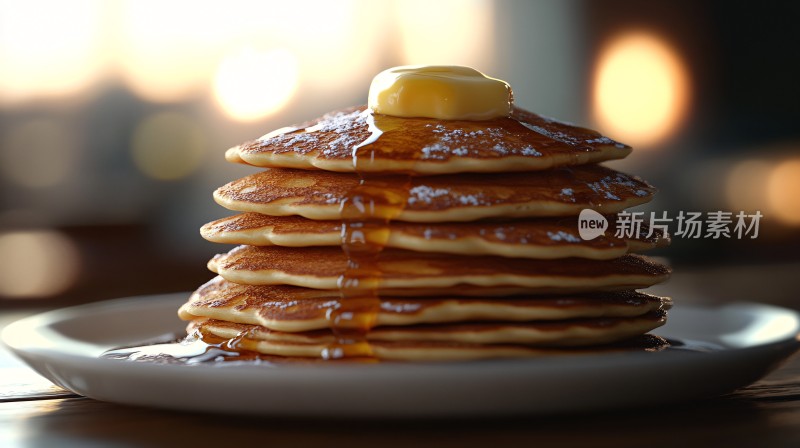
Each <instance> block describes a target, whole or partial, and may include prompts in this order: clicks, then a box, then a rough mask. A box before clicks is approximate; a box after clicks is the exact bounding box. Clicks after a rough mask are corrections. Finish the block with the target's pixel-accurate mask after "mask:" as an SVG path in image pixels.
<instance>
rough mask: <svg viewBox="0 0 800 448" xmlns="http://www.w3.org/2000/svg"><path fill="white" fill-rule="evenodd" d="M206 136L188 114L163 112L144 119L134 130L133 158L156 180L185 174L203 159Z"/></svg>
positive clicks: (184, 175) (177, 177) (178, 177)
mask: <svg viewBox="0 0 800 448" xmlns="http://www.w3.org/2000/svg"><path fill="white" fill-rule="evenodd" d="M205 146H206V137H205V134H204V133H203V130H202V128H200V126H199V125H197V124H196V123H195V122H193V121H192V120H191V119H189V118H188V117H186V116H184V115H181V114H178V113H174V112H162V113H158V114H155V115H151V116H149V117H147V118H145V119H144V120H143V121H142V122H141V123H139V125H138V126H137V127H136V129H135V130H134V134H133V139H132V141H131V151H132V155H133V161H134V162H135V163H136V166H137V167H138V168H139V170H141V171H142V173H144V174H145V175H147V176H149V177H152V178H154V179H158V180H175V179H180V178H183V177H186V176H188V175H189V174H191V173H192V172H194V171H195V170H196V169H197V168H198V167H199V166H200V164H201V163H202V162H203V156H204V155H205Z"/></svg>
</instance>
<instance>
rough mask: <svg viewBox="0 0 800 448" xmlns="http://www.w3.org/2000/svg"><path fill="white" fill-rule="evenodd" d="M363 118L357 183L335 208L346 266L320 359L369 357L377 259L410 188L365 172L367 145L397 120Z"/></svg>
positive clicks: (405, 178) (356, 152) (401, 180)
mask: <svg viewBox="0 0 800 448" xmlns="http://www.w3.org/2000/svg"><path fill="white" fill-rule="evenodd" d="M363 113H364V114H365V115H366V121H367V123H368V125H369V131H370V136H369V137H368V138H367V139H366V140H364V141H363V142H362V143H360V144H358V145H356V146H355V147H354V148H353V167H354V170H355V172H356V174H357V175H358V176H359V184H358V186H356V187H355V188H353V189H352V190H350V191H349V192H348V193H347V195H346V196H345V197H344V199H343V200H342V202H341V203H340V205H339V212H340V215H341V219H342V226H341V229H342V230H341V232H342V242H341V246H342V250H343V251H344V254H345V256H346V257H347V266H346V267H345V270H344V272H343V273H342V274H341V275H340V276H339V279H338V282H337V285H338V287H339V300H338V303H337V304H336V306H334V307H333V308H331V309H330V310H329V311H328V313H327V315H326V317H327V319H328V323H329V325H330V329H331V331H332V332H333V336H334V341H335V342H333V343H332V344H329V345H328V346H327V347H326V348H325V349H323V351H322V353H321V356H322V357H323V358H325V359H338V358H353V357H372V356H373V353H372V349H371V347H370V345H369V343H368V341H367V337H368V333H369V331H370V329H371V328H372V327H373V326H374V325H375V323H376V320H377V317H378V313H379V312H380V306H381V300H380V297H379V295H378V289H379V287H380V283H381V280H382V278H383V272H382V271H381V269H380V264H379V257H380V254H381V252H382V251H383V248H384V247H386V244H387V243H388V240H389V233H390V231H389V223H390V222H391V221H392V219H395V218H396V217H397V216H398V215H400V213H402V212H403V209H404V208H405V205H406V200H407V199H408V195H409V189H410V188H411V176H410V175H408V174H401V175H397V174H392V175H386V174H378V173H369V172H365V167H368V164H369V163H371V161H372V160H373V158H372V154H373V150H372V145H373V144H374V143H375V142H377V141H378V139H380V136H381V135H382V134H383V133H384V132H385V131H387V130H388V129H390V128H393V127H394V126H393V125H392V122H393V121H396V120H392V119H391V118H390V117H384V116H383V115H380V114H373V113H372V111H370V110H369V109H367V110H365V111H364V112H363ZM387 118H388V120H387ZM367 171H368V170H367Z"/></svg>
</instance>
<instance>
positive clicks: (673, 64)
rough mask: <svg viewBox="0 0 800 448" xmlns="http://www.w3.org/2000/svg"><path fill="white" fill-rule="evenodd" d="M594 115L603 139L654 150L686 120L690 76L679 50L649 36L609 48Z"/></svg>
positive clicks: (631, 36) (598, 75) (601, 63)
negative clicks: (603, 134) (654, 146)
mask: <svg viewBox="0 0 800 448" xmlns="http://www.w3.org/2000/svg"><path fill="white" fill-rule="evenodd" d="M594 76H595V77H594V86H593V109H594V115H595V118H596V120H597V122H598V125H599V127H600V129H602V130H603V132H604V133H607V134H609V135H611V136H613V137H614V138H615V139H619V140H622V141H624V142H626V143H628V144H630V145H633V146H635V147H641V148H647V147H651V146H653V145H654V144H656V143H658V142H659V141H661V140H663V139H664V138H666V137H668V136H669V135H671V134H672V133H673V132H674V131H675V129H676V128H677V126H678V125H679V124H680V122H681V120H682V119H684V118H685V115H686V112H687V105H688V102H689V96H690V86H689V75H688V72H687V68H686V65H685V63H684V62H683V60H682V59H681V57H680V55H679V54H678V53H677V50H676V49H675V48H674V47H672V46H671V45H670V44H669V43H668V42H667V41H666V40H664V39H663V38H661V37H658V36H656V35H654V34H650V33H646V32H632V33H628V34H623V35H621V36H619V37H617V38H616V39H614V40H612V41H611V42H609V44H608V45H606V46H605V47H604V48H603V49H602V51H601V52H600V57H599V59H598V63H597V67H596V69H595V75H594Z"/></svg>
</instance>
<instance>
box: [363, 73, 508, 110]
mask: <svg viewBox="0 0 800 448" xmlns="http://www.w3.org/2000/svg"><path fill="white" fill-rule="evenodd" d="M512 102H513V95H512V92H511V86H509V85H508V83H506V82H505V81H502V80H499V79H495V78H490V77H488V76H486V75H484V74H483V73H481V72H479V71H477V70H475V69H474V68H470V67H462V66H457V65H408V66H401V67H394V68H390V69H388V70H385V71H383V72H381V73H378V75H377V76H375V78H374V79H373V80H372V84H371V85H370V88H369V102H368V106H369V108H370V109H372V110H373V111H374V112H375V113H379V114H384V115H393V116H396V117H428V118H437V119H440V120H490V119H492V118H497V117H505V116H508V115H509V114H510V113H511V104H512Z"/></svg>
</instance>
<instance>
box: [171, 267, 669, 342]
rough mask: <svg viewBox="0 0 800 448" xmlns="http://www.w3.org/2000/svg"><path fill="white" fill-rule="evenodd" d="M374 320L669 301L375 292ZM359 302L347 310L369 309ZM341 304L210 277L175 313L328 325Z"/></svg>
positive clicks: (548, 314) (516, 314) (541, 316)
mask: <svg viewBox="0 0 800 448" xmlns="http://www.w3.org/2000/svg"><path fill="white" fill-rule="evenodd" d="M379 301H380V305H379V307H378V309H377V311H376V312H377V315H376V316H375V323H374V325H375V326H384V325H415V324H421V323H442V322H476V321H514V322H524V321H534V320H535V321H541V320H563V319H575V318H598V317H630V316H639V315H642V314H645V313H648V312H652V311H657V310H665V309H668V308H669V307H670V306H671V304H672V302H671V300H670V299H669V298H666V297H657V296H653V295H649V294H644V293H640V292H636V291H618V292H604V293H588V294H568V295H558V296H557V295H549V296H548V295H545V296H533V295H520V296H510V297H486V298H479V297H472V298H466V297H458V296H447V295H443V296H440V297H425V298H422V297H380V298H379ZM359 304H361V305H363V306H362V307H359V306H354V307H353V306H351V307H350V308H348V309H349V310H350V311H351V312H354V313H361V312H369V313H371V312H373V310H372V309H371V308H369V307H368V306H367V305H366V304H364V303H363V302H359ZM340 305H341V297H340V293H339V292H338V291H325V290H315V289H308V288H300V287H296V286H287V285H269V286H253V285H240V284H238V283H233V282H229V281H227V280H225V279H223V278H222V277H215V278H214V279H212V280H211V281H209V282H207V283H206V284H204V285H203V286H201V287H200V288H198V289H197V291H195V292H194V293H193V294H192V295H191V297H190V298H189V300H188V302H187V303H185V304H184V305H183V306H182V307H181V309H180V311H179V315H180V317H181V318H182V319H184V320H193V319H197V318H212V319H219V320H225V321H229V322H238V323H242V324H254V325H261V326H263V327H266V328H269V329H272V330H278V331H288V332H295V331H307V330H316V329H323V328H329V327H330V326H331V322H330V321H329V320H328V318H327V316H328V314H329V313H330V312H331V311H333V310H335V309H336V308H338V307H339V306H340Z"/></svg>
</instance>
